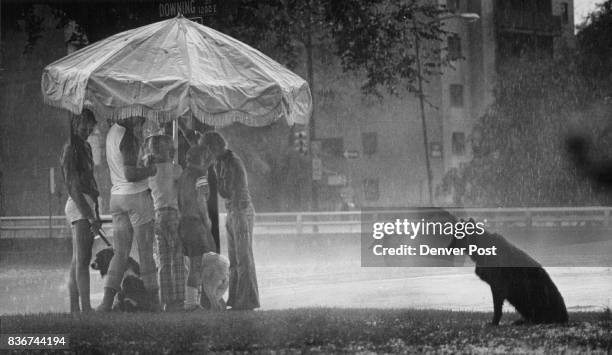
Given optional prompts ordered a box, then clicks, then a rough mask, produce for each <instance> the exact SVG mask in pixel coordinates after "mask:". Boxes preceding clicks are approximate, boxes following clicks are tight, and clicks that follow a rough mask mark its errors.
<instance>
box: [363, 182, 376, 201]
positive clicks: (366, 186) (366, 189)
mask: <svg viewBox="0 0 612 355" xmlns="http://www.w3.org/2000/svg"><path fill="white" fill-rule="evenodd" d="M363 193H364V196H365V199H366V200H368V201H378V199H379V198H380V191H379V189H378V179H364V180H363Z"/></svg>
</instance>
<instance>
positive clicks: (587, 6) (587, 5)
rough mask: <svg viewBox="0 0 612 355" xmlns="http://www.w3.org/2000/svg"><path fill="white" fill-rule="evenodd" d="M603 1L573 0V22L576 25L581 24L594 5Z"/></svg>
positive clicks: (593, 8)
mask: <svg viewBox="0 0 612 355" xmlns="http://www.w3.org/2000/svg"><path fill="white" fill-rule="evenodd" d="M603 1H604V0H574V23H575V24H576V25H579V24H581V23H582V21H583V20H584V18H585V17H586V15H588V13H589V12H592V11H593V10H595V5H596V4H600V3H602V2H603Z"/></svg>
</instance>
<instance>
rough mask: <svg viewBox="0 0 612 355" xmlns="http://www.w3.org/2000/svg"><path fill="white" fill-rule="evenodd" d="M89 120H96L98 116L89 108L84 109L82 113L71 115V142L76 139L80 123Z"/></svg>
mask: <svg viewBox="0 0 612 355" xmlns="http://www.w3.org/2000/svg"><path fill="white" fill-rule="evenodd" d="M84 120H87V121H90V122H94V123H95V122H96V116H94V114H93V112H91V110H89V109H83V111H81V114H80V115H72V116H71V117H70V144H72V142H73V141H74V139H73V138H74V137H75V136H77V134H78V129H79V125H80V124H81V122H82V121H84Z"/></svg>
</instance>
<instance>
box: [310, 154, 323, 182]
mask: <svg viewBox="0 0 612 355" xmlns="http://www.w3.org/2000/svg"><path fill="white" fill-rule="evenodd" d="M322 178H323V162H322V161H321V158H317V157H313V158H312V179H313V180H315V181H318V180H321V179H322Z"/></svg>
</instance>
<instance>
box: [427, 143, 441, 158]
mask: <svg viewBox="0 0 612 355" xmlns="http://www.w3.org/2000/svg"><path fill="white" fill-rule="evenodd" d="M429 155H430V156H431V157H432V158H441V157H442V144H440V143H430V144H429Z"/></svg>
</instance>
